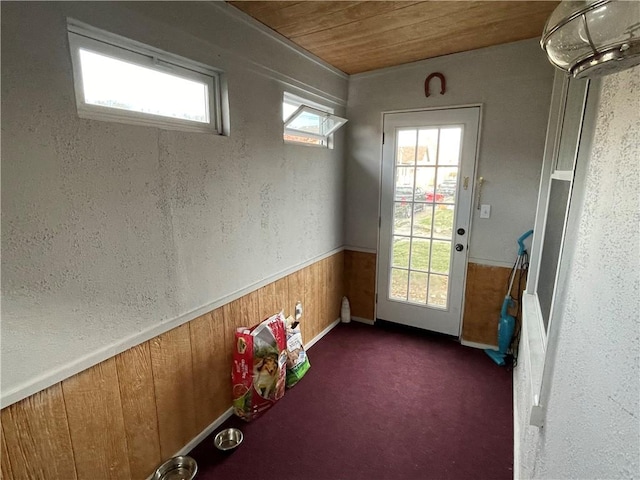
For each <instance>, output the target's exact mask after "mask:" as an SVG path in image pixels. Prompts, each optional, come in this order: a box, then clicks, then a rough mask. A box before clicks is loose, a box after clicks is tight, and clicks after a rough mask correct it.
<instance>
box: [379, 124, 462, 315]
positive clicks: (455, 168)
mask: <svg viewBox="0 0 640 480" xmlns="http://www.w3.org/2000/svg"><path fill="white" fill-rule="evenodd" d="M462 131H463V127H462V126H447V127H443V128H422V129H421V128H404V129H399V130H398V131H397V137H396V139H397V141H396V155H395V157H396V162H395V167H394V170H395V171H394V178H395V182H394V209H393V211H394V213H393V243H392V254H391V257H392V261H391V266H392V268H391V282H390V283H389V292H388V295H389V298H391V299H394V300H398V301H406V302H410V303H416V304H424V305H429V306H431V307H436V308H437V307H440V308H444V309H446V308H447V307H448V300H449V278H450V275H451V254H452V242H453V228H454V218H455V202H456V193H457V189H458V177H459V175H458V173H459V163H460V148H461V139H462Z"/></svg>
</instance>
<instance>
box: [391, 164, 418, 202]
mask: <svg viewBox="0 0 640 480" xmlns="http://www.w3.org/2000/svg"><path fill="white" fill-rule="evenodd" d="M414 172H415V168H414V167H397V168H396V189H395V192H396V202H401V201H404V202H410V201H411V200H412V198H413V177H414Z"/></svg>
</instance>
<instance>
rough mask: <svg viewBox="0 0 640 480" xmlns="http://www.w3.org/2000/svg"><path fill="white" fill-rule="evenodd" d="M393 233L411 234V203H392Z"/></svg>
mask: <svg viewBox="0 0 640 480" xmlns="http://www.w3.org/2000/svg"><path fill="white" fill-rule="evenodd" d="M393 233H394V235H411V204H410V203H406V202H395V203H394V204H393Z"/></svg>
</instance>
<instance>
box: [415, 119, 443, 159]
mask: <svg viewBox="0 0 640 480" xmlns="http://www.w3.org/2000/svg"><path fill="white" fill-rule="evenodd" d="M437 156H438V129H437V128H429V129H423V130H420V131H419V132H418V158H417V160H418V161H417V163H418V165H434V166H435V164H436V159H437Z"/></svg>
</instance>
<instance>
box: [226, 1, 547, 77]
mask: <svg viewBox="0 0 640 480" xmlns="http://www.w3.org/2000/svg"><path fill="white" fill-rule="evenodd" d="M229 3H230V4H232V5H233V6H234V7H236V8H238V9H240V10H242V11H244V12H245V13H247V14H249V15H250V16H252V17H253V18H255V19H256V20H258V21H260V22H262V23H263V24H264V25H266V26H268V27H270V28H271V29H273V30H275V31H276V32H278V33H280V34H281V35H283V36H285V37H286V38H288V39H289V40H291V41H292V42H294V43H296V44H297V45H299V46H300V47H302V48H304V49H305V50H307V51H309V52H311V53H313V54H314V55H316V56H318V57H320V58H321V59H323V60H324V61H326V62H327V63H329V64H331V65H333V66H334V67H336V68H338V69H340V70H342V71H343V72H345V73H348V74H355V73H361V72H367V71H370V70H375V69H378V68H384V67H391V66H395V65H401V64H403V63H408V62H414V61H417V60H423V59H426V58H433V57H437V56H440V55H447V54H450V53H456V52H463V51H466V50H473V49H476V48H482V47H488V46H491V45H498V44H502V43H509V42H515V41H517V40H524V39H527V38H535V37H540V35H541V34H542V29H543V27H544V24H545V22H546V20H547V18H548V17H549V15H550V14H551V12H552V11H553V9H554V8H555V7H556V6H557V4H558V3H559V2H557V1H422V2H410V1H397V2H379V1H359V2H346V1H302V2H300V1H231V2H229Z"/></svg>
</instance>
